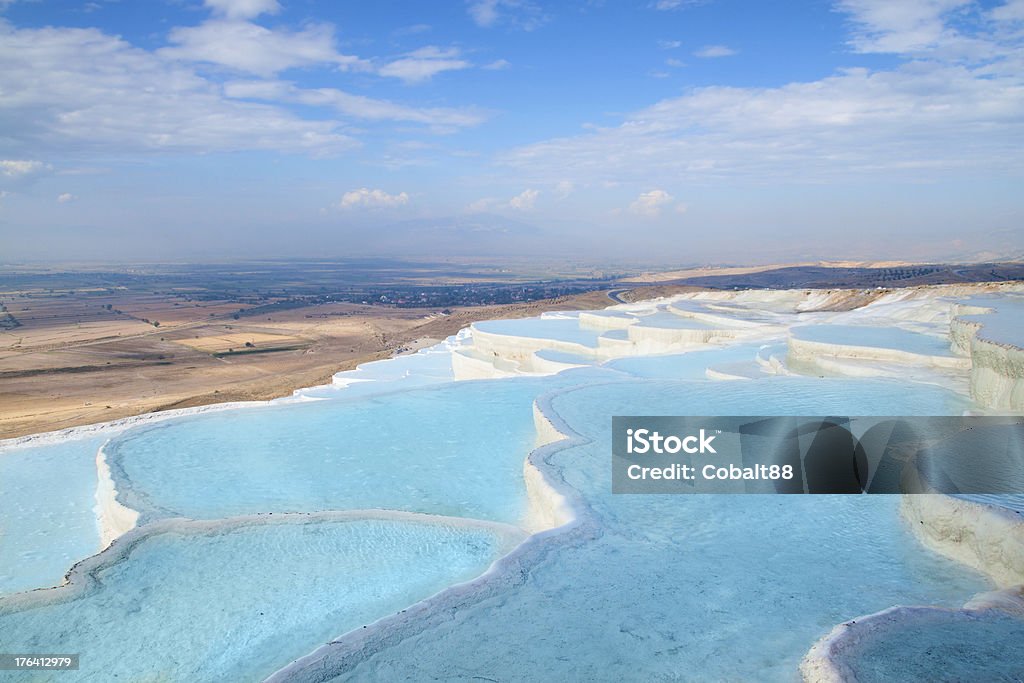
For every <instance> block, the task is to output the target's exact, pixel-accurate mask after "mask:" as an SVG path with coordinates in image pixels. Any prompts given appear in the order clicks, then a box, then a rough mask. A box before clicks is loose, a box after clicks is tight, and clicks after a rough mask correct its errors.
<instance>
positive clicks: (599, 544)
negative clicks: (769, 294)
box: [338, 378, 988, 681]
mask: <svg viewBox="0 0 1024 683" xmlns="http://www.w3.org/2000/svg"><path fill="white" fill-rule="evenodd" d="M961 401H962V399H959V398H958V397H956V396H955V395H953V394H951V393H949V392H947V391H945V390H942V389H938V388H936V387H926V386H923V385H922V386H910V387H908V386H906V385H905V384H904V383H900V382H891V381H884V380H845V381H836V380H811V379H803V378H768V379H765V380H761V381H757V382H731V383H724V384H721V383H709V382H621V383H615V384H606V385H603V386H589V387H584V388H580V389H577V390H567V391H564V392H563V393H560V394H558V395H556V396H555V397H554V398H553V399H552V400H551V406H552V408H553V409H554V411H555V412H556V413H557V414H558V415H559V416H561V417H562V418H563V419H564V420H565V421H566V422H567V423H568V425H569V426H570V427H571V428H572V429H573V430H575V431H576V432H578V433H579V434H580V435H581V436H582V437H583V438H584V439H585V440H589V443H583V444H580V445H577V446H574V447H570V448H567V449H564V450H561V451H558V452H557V453H555V454H554V455H552V456H550V458H549V460H550V462H551V464H552V466H553V467H554V468H555V471H556V472H557V476H560V477H563V478H564V479H565V481H566V482H567V483H568V484H569V485H570V486H571V487H573V488H574V489H576V490H578V491H580V493H581V495H582V496H583V498H584V499H585V500H586V502H587V505H588V507H589V508H590V512H589V515H590V516H592V520H593V522H592V523H593V526H594V527H595V528H596V529H599V530H600V531H599V532H597V537H596V538H594V539H593V540H590V541H587V540H583V541H576V542H573V543H566V544H559V543H558V542H557V541H556V540H552V541H551V542H550V545H549V550H548V552H547V553H546V554H545V555H544V556H543V559H541V560H540V561H539V562H538V564H537V565H536V566H535V567H534V568H533V569H531V571H530V577H529V580H528V581H526V582H525V583H523V584H522V585H518V586H516V587H515V589H514V590H509V591H508V592H507V593H505V594H503V595H501V596H500V597H496V598H492V599H487V600H484V601H482V602H481V603H479V604H478V605H474V606H472V607H470V608H468V609H466V610H464V611H463V612H462V614H461V615H460V619H459V620H458V621H457V622H454V623H445V624H441V625H439V626H436V627H433V628H430V629H427V630H426V631H424V632H423V633H421V634H419V635H416V636H415V637H410V638H408V639H406V640H403V641H402V642H400V643H398V644H396V645H395V646H394V647H392V648H389V649H387V650H385V651H384V652H382V653H380V654H379V655H375V656H372V657H370V658H369V659H367V660H366V661H365V662H363V663H362V664H360V665H359V666H357V667H356V668H354V669H353V670H351V671H349V672H346V673H345V674H343V675H341V676H339V678H338V680H381V681H384V680H393V679H394V678H395V677H402V676H406V677H411V678H413V679H416V680H429V679H432V678H438V679H445V680H448V679H470V678H472V677H473V676H479V677H483V678H493V679H496V680H504V681H509V680H522V681H530V680H629V679H631V678H634V677H635V676H636V673H637V672H638V671H643V672H644V678H645V679H648V680H660V679H664V680H677V679H678V680H694V679H699V680H779V681H791V680H793V678H794V677H795V675H796V674H795V672H796V667H797V664H798V663H799V660H800V658H801V657H802V656H803V655H804V654H805V653H806V651H807V649H808V648H809V647H810V646H811V645H812V644H813V643H814V641H815V640H816V639H817V638H819V637H820V636H821V635H823V634H824V633H827V632H828V631H829V630H830V629H831V628H832V626H834V625H835V624H836V623H838V622H841V621H844V620H846V619H849V618H852V617H856V616H858V615H861V614H865V613H870V612H874V611H877V610H880V609H884V608H885V607H888V606H890V605H892V604H895V603H898V602H909V603H925V604H947V605H951V606H952V605H959V604H961V603H962V602H963V601H964V599H965V597H967V596H970V595H972V594H974V593H975V592H978V591H980V590H984V589H986V588H987V587H988V583H987V582H986V581H985V580H984V579H983V578H982V577H981V576H980V575H978V574H976V573H973V572H969V571H966V570H965V569H964V568H963V567H961V566H959V565H957V564H956V563H954V562H952V561H947V560H945V559H942V558H940V557H937V556H935V555H933V554H931V553H930V552H928V551H926V550H925V549H924V548H923V547H921V546H920V544H919V543H918V542H917V541H916V540H915V539H914V537H913V536H912V535H911V534H910V532H909V530H907V529H906V528H905V527H904V526H903V524H902V523H901V521H900V517H899V515H898V509H897V508H898V504H899V499H898V497H895V496H757V495H662V496H659V495H613V494H611V493H610V492H609V491H610V488H611V484H610V475H611V466H610V452H611V444H610V438H611V435H610V430H611V424H610V420H608V419H607V416H608V415H624V414H664V413H671V414H739V415H742V414H811V413H816V414H817V413H826V414H844V413H845V414H885V413H887V412H899V411H903V412H906V413H908V414H913V413H916V414H924V415H930V414H937V413H942V412H944V411H949V410H956V409H957V407H958V406H959V405H960V404H961ZM452 651H457V652H459V653H460V654H459V658H458V661H452V659H451V657H450V653H451V652H452Z"/></svg>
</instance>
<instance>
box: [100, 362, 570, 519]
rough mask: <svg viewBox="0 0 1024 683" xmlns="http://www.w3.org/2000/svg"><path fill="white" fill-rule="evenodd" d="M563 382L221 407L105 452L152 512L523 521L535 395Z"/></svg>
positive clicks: (134, 500)
mask: <svg viewBox="0 0 1024 683" xmlns="http://www.w3.org/2000/svg"><path fill="white" fill-rule="evenodd" d="M560 383H564V380H562V379H560V378H550V379H548V378H539V379H531V378H521V379H520V378H517V379H509V380H495V381H484V382H472V383H467V384H451V383H449V384H447V385H444V386H441V387H435V388H424V389H412V390H408V391H403V392H400V393H394V394H388V395H386V396H378V397H370V398H361V399H360V400H346V399H342V398H339V399H336V400H329V401H318V402H310V403H299V404H290V405H280V406H271V407H263V408H253V409H249V410H234V411H228V412H221V413H212V414H209V415H202V416H197V417H190V418H186V419H181V420H174V421H171V422H165V423H160V424H157V425H153V426H151V427H146V428H143V429H136V430H133V431H130V432H128V433H126V434H125V435H124V436H122V437H119V438H117V439H115V440H114V441H113V442H112V443H110V444H109V445H108V446H107V447H106V449H105V450H106V452H107V454H108V460H109V462H110V463H111V466H112V469H113V471H114V480H115V483H116V484H117V488H118V491H119V499H120V500H121V501H122V502H124V503H125V504H126V505H128V506H129V507H132V508H135V509H138V510H141V511H143V512H144V514H145V516H146V519H149V518H154V517H160V516H172V517H173V516H185V517H192V518H202V519H212V518H220V517H230V516H235V515H242V514H250V513H256V512H295V511H298V512H313V511H317V510H352V509H368V508H382V509H392V510H406V511H413V512H428V513H433V514H440V515H456V516H461V517H474V518H478V519H487V520H496V521H505V522H518V521H519V520H520V519H521V518H522V516H523V515H524V513H525V511H526V508H525V487H524V483H523V459H524V457H525V456H526V454H527V453H529V452H530V450H532V448H533V444H534V441H535V439H536V433H535V431H534V426H533V411H532V406H533V399H534V397H535V396H536V395H537V394H538V393H541V392H543V391H545V390H546V389H545V387H548V386H557V385H559V384H560ZM467 415H471V416H472V419H469V420H467V419H466V416H467Z"/></svg>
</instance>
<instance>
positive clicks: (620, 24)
mask: <svg viewBox="0 0 1024 683" xmlns="http://www.w3.org/2000/svg"><path fill="white" fill-rule="evenodd" d="M1022 221H1024V0H1010V2H1009V3H1005V4H1004V3H1003V2H991V3H990V2H971V1H967V0H902V1H901V0H893V1H890V0H837V1H835V2H829V1H828V0H809V1H808V2H803V3H798V2H791V3H790V2H787V3H765V2H733V1H729V0H697V1H695V0H604V1H601V0H565V1H563V2H558V3H553V2H552V3H546V2H541V1H540V0H468V1H463V0H450V1H448V2H418V1H409V2H404V3H402V2H388V1H385V0H381V1H378V2H373V3H364V2H358V3H357V2H346V3H339V2H330V3H328V2H324V3H317V2H312V1H311V0H165V1H161V0H147V1H145V2H143V1H142V0H122V1H120V2H115V1H105V0H96V1H91V2H82V1H73V2H71V1H68V2H58V1H56V0H20V1H19V0H13V1H12V0H0V244H2V246H0V261H2V260H7V261H12V260H18V259H57V260H61V259H108V260H127V259H143V260H169V259H203V260H210V259H213V260H216V259H223V258H232V257H239V258H250V257H262V256H346V255H354V254H360V255H362V254H394V255H402V256H423V257H428V256H429V257H433V256H440V255H456V256H462V255H483V256H500V255H502V254H506V253H517V254H537V255H544V254H549V255H550V254H554V255H556V256H559V257H564V256H565V255H566V254H569V253H572V254H579V255H581V256H585V257H586V258H599V259H608V260H639V261H643V260H649V261H659V262H674V263H693V262H713V263H739V262H765V261H772V260H780V259H785V260H798V259H799V260H802V259H820V258H826V259H846V258H911V259H929V258H956V257H959V256H962V257H964V258H977V257H984V256H987V255H992V256H1010V255H1014V254H1020V253H1024V229H1022Z"/></svg>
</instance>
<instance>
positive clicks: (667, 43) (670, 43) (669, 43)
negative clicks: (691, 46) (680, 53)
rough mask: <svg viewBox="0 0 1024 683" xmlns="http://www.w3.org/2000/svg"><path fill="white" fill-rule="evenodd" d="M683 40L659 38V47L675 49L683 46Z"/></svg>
mask: <svg viewBox="0 0 1024 683" xmlns="http://www.w3.org/2000/svg"><path fill="white" fill-rule="evenodd" d="M682 45H683V41H681V40H659V41H658V47H660V48H661V49H662V50H675V49H677V48H680V47H682Z"/></svg>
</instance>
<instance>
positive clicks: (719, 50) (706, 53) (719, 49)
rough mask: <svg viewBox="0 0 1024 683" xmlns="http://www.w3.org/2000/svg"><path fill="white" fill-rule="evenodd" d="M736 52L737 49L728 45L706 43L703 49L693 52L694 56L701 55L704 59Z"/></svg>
mask: <svg viewBox="0 0 1024 683" xmlns="http://www.w3.org/2000/svg"><path fill="white" fill-rule="evenodd" d="M734 54H736V50H733V49H732V48H731V47H728V46H726V45H705V46H704V47H702V48H701V49H699V50H697V51H696V52H694V53H693V56H694V57H701V58H703V59H713V58H715V57H731V56H733V55H734Z"/></svg>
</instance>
